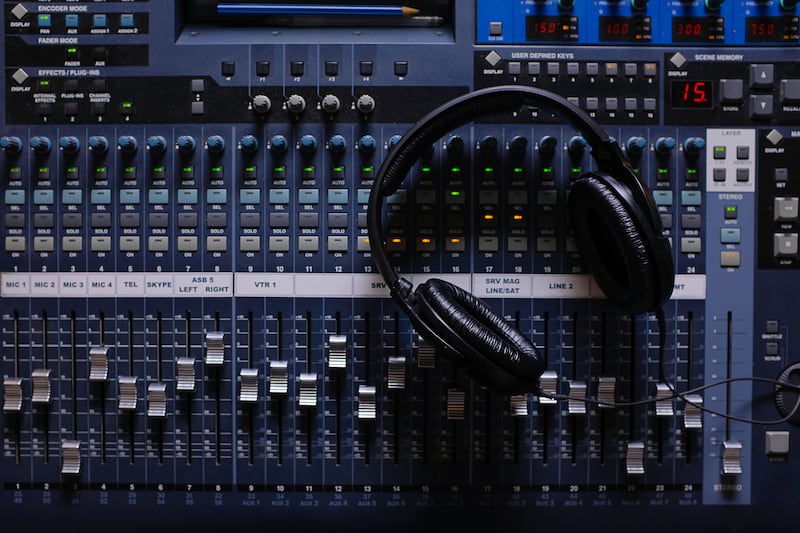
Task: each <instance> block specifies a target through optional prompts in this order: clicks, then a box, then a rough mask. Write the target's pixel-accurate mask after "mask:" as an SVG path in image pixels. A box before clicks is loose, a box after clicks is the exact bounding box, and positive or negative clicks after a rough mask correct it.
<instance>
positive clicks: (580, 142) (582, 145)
mask: <svg viewBox="0 0 800 533" xmlns="http://www.w3.org/2000/svg"><path fill="white" fill-rule="evenodd" d="M567 150H569V153H570V154H572V155H573V156H574V157H582V156H583V152H584V151H585V150H586V139H584V138H583V137H581V136H580V135H574V136H572V137H570V139H569V141H567Z"/></svg>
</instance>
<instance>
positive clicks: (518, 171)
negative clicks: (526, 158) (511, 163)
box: [514, 167, 522, 174]
mask: <svg viewBox="0 0 800 533" xmlns="http://www.w3.org/2000/svg"><path fill="white" fill-rule="evenodd" d="M514 174H522V168H520V167H514Z"/></svg>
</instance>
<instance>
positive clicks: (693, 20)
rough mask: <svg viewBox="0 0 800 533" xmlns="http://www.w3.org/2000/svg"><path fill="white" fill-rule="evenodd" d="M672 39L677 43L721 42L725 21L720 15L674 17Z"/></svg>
mask: <svg viewBox="0 0 800 533" xmlns="http://www.w3.org/2000/svg"><path fill="white" fill-rule="evenodd" d="M672 40H673V41H674V42H676V43H700V42H705V43H721V42H723V41H724V40H725V22H724V20H723V19H722V18H719V17H674V18H673V19H672Z"/></svg>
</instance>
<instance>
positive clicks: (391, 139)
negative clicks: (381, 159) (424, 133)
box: [386, 133, 403, 150]
mask: <svg viewBox="0 0 800 533" xmlns="http://www.w3.org/2000/svg"><path fill="white" fill-rule="evenodd" d="M402 138H403V136H402V135H398V134H396V133H395V134H394V135H392V136H391V137H389V142H388V143H387V145H386V146H387V148H389V149H390V150H391V149H392V148H394V145H396V144H397V143H399V142H400V139H402Z"/></svg>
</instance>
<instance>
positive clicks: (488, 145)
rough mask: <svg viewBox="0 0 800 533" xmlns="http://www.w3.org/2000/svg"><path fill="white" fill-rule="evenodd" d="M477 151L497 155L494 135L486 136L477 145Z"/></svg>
mask: <svg viewBox="0 0 800 533" xmlns="http://www.w3.org/2000/svg"><path fill="white" fill-rule="evenodd" d="M478 150H480V152H481V153H482V154H486V155H494V154H496V153H497V137H495V136H494V135H487V136H486V137H484V138H483V139H481V140H480V142H479V143H478Z"/></svg>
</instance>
